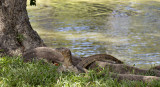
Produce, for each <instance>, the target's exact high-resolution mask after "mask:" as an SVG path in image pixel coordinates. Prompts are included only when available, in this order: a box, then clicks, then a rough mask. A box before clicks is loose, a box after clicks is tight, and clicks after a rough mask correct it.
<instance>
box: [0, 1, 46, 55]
mask: <svg viewBox="0 0 160 87" xmlns="http://www.w3.org/2000/svg"><path fill="white" fill-rule="evenodd" d="M26 3H27V0H0V54H1V55H2V54H7V55H11V56H14V55H16V56H17V55H19V54H22V53H23V52H24V51H26V50H29V49H32V48H35V47H41V46H45V44H44V42H43V40H42V39H41V38H40V37H39V35H38V34H37V32H36V31H34V30H33V29H32V27H31V25H30V22H29V17H28V14H27V10H26Z"/></svg>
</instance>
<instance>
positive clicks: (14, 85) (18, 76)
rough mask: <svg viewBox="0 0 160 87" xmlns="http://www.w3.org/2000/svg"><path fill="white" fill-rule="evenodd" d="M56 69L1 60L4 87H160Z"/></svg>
mask: <svg viewBox="0 0 160 87" xmlns="http://www.w3.org/2000/svg"><path fill="white" fill-rule="evenodd" d="M57 68H58V67H57V66H53V65H51V64H48V63H43V62H42V61H37V62H28V63H24V62H23V61H22V59H21V58H20V57H1V58H0V86H1V87H146V86H148V87H151V86H152V87H158V86H160V82H152V83H143V82H138V81H121V82H118V81H117V80H116V79H112V78H110V76H109V74H107V70H104V71H103V72H106V75H105V76H102V75H101V74H97V73H96V72H95V71H94V70H91V71H89V73H87V74H75V73H74V72H64V73H58V72H57Z"/></svg>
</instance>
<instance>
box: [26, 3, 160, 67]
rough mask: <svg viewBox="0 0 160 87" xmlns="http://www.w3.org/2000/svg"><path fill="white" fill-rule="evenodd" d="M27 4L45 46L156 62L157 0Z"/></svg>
mask: <svg viewBox="0 0 160 87" xmlns="http://www.w3.org/2000/svg"><path fill="white" fill-rule="evenodd" d="M37 4H38V5H37V6H36V7H30V6H28V14H29V17H30V22H31V24H32V26H33V28H34V29H35V30H36V31H37V32H38V33H39V35H40V36H41V38H42V39H43V40H44V42H45V43H46V45H47V46H49V47H52V48H56V47H68V48H70V49H71V51H72V53H73V54H74V55H77V56H89V55H94V54H99V53H108V54H111V55H113V56H115V57H117V58H118V59H120V60H122V61H124V62H125V63H126V64H128V65H135V66H136V67H141V68H149V67H151V65H158V64H160V1H159V0H126V1H124V0H123V1H122V0H99V1H95V0H76V1H75V0H74V1H72V0H38V2H37Z"/></svg>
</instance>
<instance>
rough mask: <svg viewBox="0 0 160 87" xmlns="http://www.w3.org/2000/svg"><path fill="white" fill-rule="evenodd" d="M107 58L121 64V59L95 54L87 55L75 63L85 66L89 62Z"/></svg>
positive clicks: (78, 65)
mask: <svg viewBox="0 0 160 87" xmlns="http://www.w3.org/2000/svg"><path fill="white" fill-rule="evenodd" d="M107 60H111V61H114V62H115V63H118V64H123V62H122V61H120V60H118V59H117V58H115V57H113V56H111V55H108V54H96V55H92V56H88V57H86V58H84V59H82V61H81V62H79V63H78V64H77V67H82V68H86V67H87V66H88V65H89V64H91V63H93V62H95V61H107Z"/></svg>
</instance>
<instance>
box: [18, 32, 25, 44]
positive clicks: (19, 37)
mask: <svg viewBox="0 0 160 87" xmlns="http://www.w3.org/2000/svg"><path fill="white" fill-rule="evenodd" d="M17 40H18V42H22V41H23V40H24V36H23V35H22V34H18V35H17Z"/></svg>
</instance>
